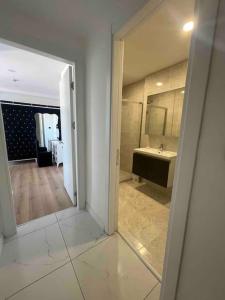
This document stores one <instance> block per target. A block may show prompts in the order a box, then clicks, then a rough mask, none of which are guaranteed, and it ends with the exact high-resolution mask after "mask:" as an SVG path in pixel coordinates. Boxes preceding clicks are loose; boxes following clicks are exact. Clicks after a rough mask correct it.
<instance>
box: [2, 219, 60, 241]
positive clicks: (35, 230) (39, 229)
mask: <svg viewBox="0 0 225 300" xmlns="http://www.w3.org/2000/svg"><path fill="white" fill-rule="evenodd" d="M55 224H57V220H56V221H55V222H54V223H51V224H48V225H46V226H43V227H41V228H38V229H34V230H33V231H31V232H27V233H25V234H22V235H21V236H16V237H15V238H13V237H12V238H9V240H7V239H6V240H5V241H4V243H5V244H8V243H10V242H12V241H15V240H17V239H21V238H23V237H25V236H27V235H29V234H32V233H35V232H37V231H41V230H43V229H46V228H47V227H50V226H52V225H55Z"/></svg>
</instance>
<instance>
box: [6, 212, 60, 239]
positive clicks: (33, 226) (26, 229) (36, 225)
mask: <svg viewBox="0 0 225 300" xmlns="http://www.w3.org/2000/svg"><path fill="white" fill-rule="evenodd" d="M55 223H57V218H56V216H55V214H51V215H47V216H44V217H41V218H38V219H35V220H32V221H29V222H27V223H25V224H23V225H19V226H17V233H16V234H15V235H14V236H12V237H10V238H8V239H6V242H8V241H11V240H13V239H15V238H18V237H21V236H24V235H26V234H28V233H31V232H33V231H37V230H39V229H41V228H44V227H47V226H49V225H52V224H55Z"/></svg>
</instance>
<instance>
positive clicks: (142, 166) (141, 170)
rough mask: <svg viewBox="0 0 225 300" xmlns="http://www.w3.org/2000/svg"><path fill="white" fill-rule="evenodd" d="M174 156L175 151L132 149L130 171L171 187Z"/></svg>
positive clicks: (175, 154) (175, 155)
mask: <svg viewBox="0 0 225 300" xmlns="http://www.w3.org/2000/svg"><path fill="white" fill-rule="evenodd" d="M176 157H177V153H176V152H171V151H164V150H163V151H161V150H159V149H154V148H137V149H134V153H133V168H132V172H133V173H134V174H135V175H137V176H140V177H142V178H145V179H147V180H149V181H151V182H154V183H156V184H158V185H161V186H163V187H166V188H169V187H172V185H173V177H174V170H175V162H176Z"/></svg>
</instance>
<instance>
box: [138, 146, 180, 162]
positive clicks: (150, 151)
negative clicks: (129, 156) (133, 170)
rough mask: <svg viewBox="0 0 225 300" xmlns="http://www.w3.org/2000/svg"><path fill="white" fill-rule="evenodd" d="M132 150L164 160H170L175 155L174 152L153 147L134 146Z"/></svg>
mask: <svg viewBox="0 0 225 300" xmlns="http://www.w3.org/2000/svg"><path fill="white" fill-rule="evenodd" d="M134 152H137V153H142V154H144V155H148V156H153V157H158V158H160V159H164V160H172V159H175V158H176V157H177V153H176V152H172V151H165V150H162V151H161V150H160V149H155V148H136V149H134Z"/></svg>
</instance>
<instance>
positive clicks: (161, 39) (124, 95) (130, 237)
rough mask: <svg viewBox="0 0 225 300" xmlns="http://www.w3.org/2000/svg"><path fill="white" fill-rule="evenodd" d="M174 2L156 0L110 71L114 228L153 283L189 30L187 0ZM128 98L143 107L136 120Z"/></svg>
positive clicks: (163, 234)
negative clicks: (114, 85)
mask: <svg viewBox="0 0 225 300" xmlns="http://www.w3.org/2000/svg"><path fill="white" fill-rule="evenodd" d="M175 2H176V1H169V0H168V1H163V2H162V3H161V4H160V5H158V6H157V7H156V8H155V9H153V12H152V13H151V14H150V15H149V16H148V17H146V18H145V19H144V20H142V21H141V22H140V23H139V24H137V25H136V26H135V27H133V28H132V30H129V31H127V32H126V34H123V37H122V40H121V39H120V41H118V42H115V44H114V46H115V47H117V50H118V49H119V50H118V51H117V52H116V54H118V53H119V56H120V57H119V58H118V57H115V60H116V59H117V62H118V61H119V60H120V64H121V65H122V67H121V69H120V70H119V71H118V70H116V72H117V71H118V73H120V74H121V73H122V70H123V78H120V79H121V83H122V84H121V85H120V86H119V83H118V90H117V91H116V93H117V94H116V95H115V97H118V99H120V100H119V102H117V105H118V106H117V107H115V108H114V109H115V111H116V110H117V112H118V114H119V115H120V118H121V122H118V127H117V128H116V130H115V131H116V133H112V135H114V136H116V134H117V136H120V151H119V150H117V160H116V162H117V168H118V169H117V171H119V173H120V179H117V183H115V184H116V186H118V190H117V192H116V195H114V197H118V198H117V201H118V202H117V205H116V207H114V209H115V214H116V223H117V226H116V227H117V229H118V231H119V233H120V234H121V235H122V236H123V238H125V240H126V241H127V242H128V243H129V244H130V246H131V247H132V248H133V249H134V250H135V252H136V253H137V254H138V255H139V257H141V259H142V260H143V261H144V263H145V264H146V265H147V266H148V267H149V268H150V269H151V270H152V272H153V273H154V274H155V276H156V277H157V278H158V279H160V280H161V278H162V272H163V263H164V256H165V247H166V239H167V231H168V220H169V215H170V206H171V197H172V191H173V179H174V171H175V166H176V160H177V157H178V156H179V153H178V145H179V138H180V128H181V120H182V111H183V102H184V97H185V90H186V76H187V69H188V59H189V48H190V41H191V36H192V30H193V27H194V7H195V1H191V2H190V1H189V2H188V3H180V2H179V1H177V2H176V3H175ZM175 12H176V16H177V17H176V18H174V13H175ZM168 45H170V47H169V48H170V50H169V51H165V49H166V47H168ZM117 67H118V68H119V63H118V65H117ZM118 73H117V75H118ZM118 77H119V76H118ZM113 91H114V90H113ZM133 102H136V104H138V103H141V105H142V107H143V108H142V112H141V117H140V118H138V117H137V115H138V111H139V109H138V106H136V107H135V108H133V107H132V105H133ZM125 103H127V107H126V106H125V105H124V104H125ZM128 107H129V108H128ZM129 124H131V125H129ZM114 129H115V128H114ZM137 136H139V137H140V140H139V142H137V139H136V143H133V141H134V140H135V137H137ZM117 145H118V144H117ZM117 174H118V173H117ZM118 182H120V183H119V184H118Z"/></svg>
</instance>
